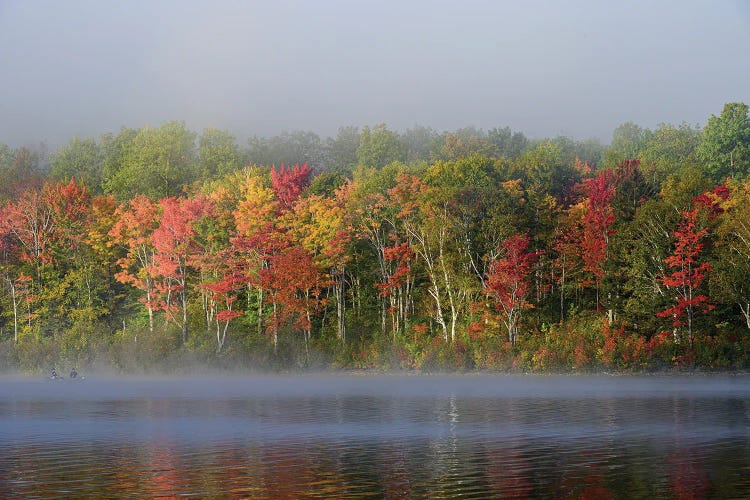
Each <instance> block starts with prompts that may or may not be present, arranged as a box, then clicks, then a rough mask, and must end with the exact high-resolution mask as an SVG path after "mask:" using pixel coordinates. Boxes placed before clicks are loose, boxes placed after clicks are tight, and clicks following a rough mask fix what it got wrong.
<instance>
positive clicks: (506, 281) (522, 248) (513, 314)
mask: <svg viewBox="0 0 750 500" xmlns="http://www.w3.org/2000/svg"><path fill="white" fill-rule="evenodd" d="M530 241H531V240H530V238H529V235H528V234H515V235H513V236H511V237H509V238H506V239H505V240H504V241H503V242H502V244H501V246H500V248H499V249H498V253H499V256H498V258H496V259H495V260H493V261H492V262H490V266H489V271H488V273H487V280H486V281H485V286H486V288H487V291H488V292H489V293H490V294H491V295H492V296H493V297H494V299H495V306H496V307H497V309H498V310H499V312H500V314H501V316H502V320H503V323H504V324H505V327H506V329H507V330H508V340H509V341H510V343H511V345H513V344H515V342H516V337H517V334H518V324H519V320H520V319H521V314H522V312H523V310H524V309H530V308H532V307H534V306H533V305H532V304H530V303H529V302H528V301H527V300H526V296H527V295H528V293H529V289H530V288H531V283H530V280H529V276H530V274H531V270H532V268H533V266H534V263H535V262H536V260H537V258H538V252H533V251H531V252H530V251H528V249H529V243H530Z"/></svg>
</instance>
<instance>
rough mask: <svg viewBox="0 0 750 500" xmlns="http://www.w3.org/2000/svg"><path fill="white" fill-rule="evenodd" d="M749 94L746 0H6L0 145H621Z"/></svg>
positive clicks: (1, 10)
mask: <svg viewBox="0 0 750 500" xmlns="http://www.w3.org/2000/svg"><path fill="white" fill-rule="evenodd" d="M730 101H743V102H746V103H750V2H748V1H743V0H737V1H731V0H726V1H719V0H714V1H710V0H706V1H692V0H676V1H656V0H648V1H633V0H628V1H622V2H611V1H601V0H592V1H562V0H558V1H527V0H515V1H508V2H503V1H499V0H487V1H481V0H461V1H456V0H450V1H441V0H413V1H408V0H397V1H390V0H374V1H357V0H341V1H327V0H307V1H286V0H282V1H280V0H273V1H271V0H269V1H263V2H260V1H237V2H230V1H216V0H214V1H205V2H204V1H193V0H190V1H188V0H179V1H178V0H175V1H159V0H146V1H133V0H128V1H115V0H91V1H76V0H66V1H57V0H55V1H39V0H0V142H5V143H8V144H11V145H20V144H22V143H33V142H39V141H46V142H47V143H48V144H50V145H56V144H60V143H63V142H66V141H67V140H69V139H70V138H72V137H73V136H75V135H80V136H87V135H99V134H100V133H103V132H110V131H117V130H119V128H120V127H121V126H128V127H141V126H144V125H147V124H150V125H159V124H160V123H162V122H163V121H166V120H183V121H185V122H186V124H187V125H188V127H190V128H191V129H193V130H196V131H200V130H201V129H203V128H204V127H209V126H210V127H215V128H221V129H228V130H231V131H232V132H233V133H235V135H237V137H238V139H239V142H240V143H243V144H244V141H245V139H246V138H247V137H248V136H251V135H254V134H257V135H263V136H267V135H275V134H278V133H280V132H281V131H284V130H287V131H292V130H312V131H314V132H317V133H318V134H320V135H322V136H329V135H335V133H336V130H337V128H338V127H339V126H342V125H359V126H362V125H374V124H377V123H381V122H384V123H386V124H387V125H388V126H389V128H393V129H397V130H405V129H407V128H409V127H412V126H414V125H415V124H421V125H425V126H430V127H433V128H435V129H436V130H438V131H443V130H455V129H457V128H460V127H464V126H469V125H474V126H476V127H479V128H484V129H488V128H492V127H496V126H506V125H508V126H510V127H511V128H513V129H515V130H521V131H523V132H525V133H526V134H527V135H529V136H531V137H544V136H554V135H558V134H564V135H568V136H571V137H574V138H577V139H584V138H589V137H598V138H600V139H601V140H603V141H604V142H609V139H610V138H611V134H612V130H613V129H614V128H615V127H616V126H617V125H618V124H620V123H623V122H625V121H633V122H636V123H638V124H640V125H642V126H645V127H649V128H652V127H654V126H656V125H657V124H658V123H660V122H666V123H680V122H682V121H685V122H688V123H690V124H701V125H703V124H705V122H706V120H707V119H708V117H709V116H710V115H711V114H719V113H720V112H721V109H722V106H723V104H724V103H725V102H730Z"/></svg>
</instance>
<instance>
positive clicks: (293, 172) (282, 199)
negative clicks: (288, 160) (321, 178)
mask: <svg viewBox="0 0 750 500" xmlns="http://www.w3.org/2000/svg"><path fill="white" fill-rule="evenodd" d="M310 173H311V170H310V169H309V168H308V167H307V163H304V164H303V165H300V164H299V163H297V164H296V165H294V167H291V166H284V164H283V163H282V164H281V168H280V169H279V170H278V171H277V170H276V167H271V186H272V187H273V191H274V193H275V194H276V198H277V199H278V200H279V205H280V207H281V208H282V209H283V210H289V209H290V208H291V207H292V205H294V202H295V201H297V198H299V196H300V195H301V194H302V191H303V190H304V189H305V187H306V186H307V185H308V184H309V183H310Z"/></svg>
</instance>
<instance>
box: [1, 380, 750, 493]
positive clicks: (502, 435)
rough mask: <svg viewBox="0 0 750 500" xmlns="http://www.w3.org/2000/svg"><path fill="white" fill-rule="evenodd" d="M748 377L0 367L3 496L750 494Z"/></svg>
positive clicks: (749, 396) (749, 404)
mask: <svg viewBox="0 0 750 500" xmlns="http://www.w3.org/2000/svg"><path fill="white" fill-rule="evenodd" d="M748 381H750V379H748V378H746V377H684V378H681V377H651V378H647V377H563V378H552V377H531V378H521V377H518V378H514V377H480V376H462V377H395V376H393V377H388V376H384V377H333V376H312V377H311V376H308V377H286V378H280V377H277V378H274V377H247V378H208V379H189V380H185V379H183V380H180V379H158V380H153V379H152V380H146V379H139V380H114V379H113V380H93V379H91V380H86V381H84V382H82V383H70V382H66V381H63V382H51V381H45V382H42V381H37V380H28V379H0V497H2V498H12V497H22V498H35V497H37V498H38V497H97V498H102V497H110V498H111V497H169V496H178V495H187V496H192V497H217V496H221V497H251V498H285V497H300V496H318V497H326V498H329V497H346V498H351V497H357V496H364V497H386V498H399V497H426V496H428V497H431V498H454V497H457V496H469V497H472V498H475V497H487V498H530V497H531V498H534V497H543V498H545V497H570V498H580V497H586V498H703V497H720V498H742V497H746V498H747V497H750V439H749V438H750V427H749V425H748V424H749V423H750V384H748Z"/></svg>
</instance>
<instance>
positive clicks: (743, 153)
mask: <svg viewBox="0 0 750 500" xmlns="http://www.w3.org/2000/svg"><path fill="white" fill-rule="evenodd" d="M749 175H750V118H749V117H748V106H747V105H745V104H743V103H729V104H726V105H725V107H724V109H723V111H721V113H720V114H719V115H718V116H711V117H710V118H708V120H707V123H706V124H705V125H704V126H701V127H698V126H695V127H694V126H690V125H687V124H682V125H679V126H674V125H668V124H663V125H659V126H658V127H657V128H656V129H654V130H649V129H646V128H642V127H640V126H638V125H635V124H633V123H625V124H623V125H621V126H619V127H618V128H617V129H616V130H615V131H614V133H613V136H612V141H611V144H610V145H608V146H604V145H602V144H600V143H599V142H598V141H594V140H590V141H576V140H572V139H570V138H567V137H557V138H553V139H545V140H531V139H529V138H527V137H526V136H525V135H524V134H523V133H520V132H516V131H513V130H511V129H509V128H496V129H491V130H488V131H485V130H477V129H474V128H467V129H461V130H457V131H455V132H445V133H438V132H436V131H434V130H432V129H430V128H425V127H415V128H413V129H409V130H406V131H404V132H402V133H399V132H396V131H393V130H390V129H388V128H387V127H386V126H385V125H382V124H381V125H377V126H374V127H364V128H362V129H361V130H360V129H359V128H357V127H342V128H341V129H339V131H338V134H337V135H336V137H334V138H327V139H321V138H320V137H319V136H318V135H316V134H314V133H312V132H292V133H283V134H281V135H279V136H275V137H271V138H261V137H253V138H251V139H250V140H248V141H247V143H246V145H245V146H240V145H238V143H237V141H236V139H235V138H234V137H233V136H232V135H231V134H229V133H228V132H225V131H221V130H215V129H206V130H204V131H203V132H202V133H201V134H200V135H198V134H196V133H194V132H192V131H190V130H188V129H187V128H186V126H185V125H184V124H183V123H180V122H168V123H164V124H162V125H161V126H159V127H144V128H141V129H137V130H134V129H128V128H123V129H121V130H120V131H119V132H118V133H116V134H105V135H102V136H100V137H86V138H75V139H73V140H72V141H70V142H69V143H68V144H66V145H64V146H62V147H60V148H59V149H57V150H55V151H53V152H51V153H47V152H45V151H44V149H43V148H17V149H14V148H11V147H8V146H5V145H2V144H0V179H1V182H0V281H1V282H2V294H1V295H0V368H2V369H3V370H21V371H38V370H42V369H47V368H48V367H50V366H53V365H56V366H65V365H68V366H72V365H76V366H78V367H79V368H82V369H84V370H85V369H93V368H95V367H111V368H112V369H114V370H120V371H125V372H139V371H149V370H158V371H175V370H189V369H193V368H194V367H195V366H198V365H199V366H205V367H214V368H218V369H249V370H256V369H257V370H265V369H275V370H279V369H324V368H378V369H422V370H438V369H459V370H463V369H491V370H518V371H530V370H533V371H537V370H539V371H545V370H553V371H566V370H648V369H665V368H672V367H682V368H696V367H698V368H705V369H742V368H745V367H746V366H747V365H750V340H749V339H748V337H749V336H750V335H748V334H749V333H750V177H749Z"/></svg>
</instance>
